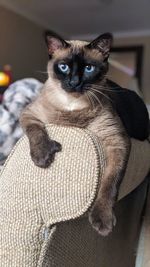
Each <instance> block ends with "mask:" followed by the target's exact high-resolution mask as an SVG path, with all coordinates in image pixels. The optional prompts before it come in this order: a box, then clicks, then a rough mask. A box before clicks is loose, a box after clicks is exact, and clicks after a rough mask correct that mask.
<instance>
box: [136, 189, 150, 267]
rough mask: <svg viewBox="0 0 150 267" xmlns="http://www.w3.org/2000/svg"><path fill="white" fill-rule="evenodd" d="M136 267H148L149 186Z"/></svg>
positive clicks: (149, 258)
mask: <svg viewBox="0 0 150 267" xmlns="http://www.w3.org/2000/svg"><path fill="white" fill-rule="evenodd" d="M136 267H150V186H149V190H148V194H147V203H146V209H145V214H144V217H143V223H142V229H141V233H140V239H139V245H138V250H137V259H136Z"/></svg>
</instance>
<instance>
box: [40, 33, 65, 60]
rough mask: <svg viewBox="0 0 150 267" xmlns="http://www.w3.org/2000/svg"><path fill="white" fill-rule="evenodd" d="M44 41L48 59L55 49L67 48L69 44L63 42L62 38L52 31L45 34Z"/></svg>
mask: <svg viewBox="0 0 150 267" xmlns="http://www.w3.org/2000/svg"><path fill="white" fill-rule="evenodd" d="M45 41H46V44H47V47H48V53H49V56H50V57H51V56H52V54H53V53H54V52H55V51H56V50H57V49H61V48H67V47H69V44H68V43H67V42H66V41H65V40H63V38H61V37H60V36H59V35H58V34H57V33H54V32H52V31H46V32H45Z"/></svg>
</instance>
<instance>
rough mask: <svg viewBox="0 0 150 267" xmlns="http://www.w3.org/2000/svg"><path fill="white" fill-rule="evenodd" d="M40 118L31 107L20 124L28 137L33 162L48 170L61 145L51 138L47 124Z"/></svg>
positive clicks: (25, 111) (26, 110)
mask: <svg viewBox="0 0 150 267" xmlns="http://www.w3.org/2000/svg"><path fill="white" fill-rule="evenodd" d="M37 117H38V118H37ZM39 118H40V116H39V115H38V116H36V114H35V112H34V111H32V108H30V106H29V107H27V108H26V109H25V110H24V111H23V112H22V115H21V118H20V123H21V125H22V127H23V129H24V132H25V133H26V135H27V136H28V139H29V144H30V155H31V158H32V160H33V162H34V163H35V165H37V166H39V167H41V168H47V167H48V166H49V165H50V164H51V163H52V162H53V160H54V157H55V153H56V152H59V151H61V144H59V143H58V142H56V141H54V140H51V139H50V138H49V136H48V134H47V131H46V129H45V124H44V123H43V122H42V121H41V120H40V119H39Z"/></svg>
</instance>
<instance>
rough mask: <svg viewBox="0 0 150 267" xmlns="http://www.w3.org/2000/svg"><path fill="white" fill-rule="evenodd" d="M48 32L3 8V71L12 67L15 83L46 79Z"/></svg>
mask: <svg viewBox="0 0 150 267" xmlns="http://www.w3.org/2000/svg"><path fill="white" fill-rule="evenodd" d="M43 31H44V29H43V28H42V27H40V26H37V25H36V24H34V23H33V22H30V21H29V20H27V19H25V18H23V17H21V16H20V15H17V14H15V13H13V12H12V11H9V10H7V9H5V8H3V7H1V6H0V70H1V69H2V66H3V65H4V64H6V63H7V64H10V65H11V66H12V69H13V77H14V80H18V79H21V78H25V77H35V78H38V79H40V80H41V79H42V80H43V79H46V74H41V73H40V72H39V71H46V64H47V59H48V57H47V51H46V46H45V43H44V40H43V36H42V34H43Z"/></svg>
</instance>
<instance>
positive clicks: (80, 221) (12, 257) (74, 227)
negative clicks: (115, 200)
mask: <svg viewBox="0 0 150 267" xmlns="http://www.w3.org/2000/svg"><path fill="white" fill-rule="evenodd" d="M47 130H48V133H49V135H50V136H51V138H53V139H55V140H56V141H58V142H60V143H61V144H62V147H63V150H62V152H60V153H58V154H57V155H56V158H55V161H54V163H53V164H52V166H51V167H50V168H47V169H41V168H38V167H36V166H35V165H34V164H33V162H32V160H31V158H30V155H29V144H28V139H27V138H26V137H24V138H22V139H21V140H20V141H19V142H18V143H17V145H16V147H15V149H14V150H13V151H12V153H11V155H10V156H9V158H8V160H7V162H6V164H5V166H4V169H3V171H2V173H1V177H0V266H1V267H46V266H53V267H75V266H78V267H82V266H87V267H110V266H108V265H105V264H106V262H107V260H105V259H102V252H103V251H102V250H103V249H104V247H103V246H106V247H109V246H108V245H105V243H106V240H107V238H106V239H105V240H104V239H103V238H101V237H99V236H98V235H97V233H96V232H95V231H94V230H93V229H92V227H91V225H90V224H89V223H88V219H87V216H86V215H87V213H86V212H87V211H88V209H89V208H90V206H91V205H92V203H93V201H94V198H95V196H96V192H97V189H98V185H99V181H100V179H101V177H102V175H103V173H104V170H105V155H104V152H103V147H102V145H101V143H100V142H98V140H97V138H96V137H95V136H93V135H92V134H91V133H90V132H88V131H85V130H81V129H77V128H67V127H66V128H65V127H59V126H53V125H48V126H47ZM148 155H150V146H149V144H148V143H147V142H139V141H135V140H132V152H131V155H130V160H129V164H128V169H127V173H126V176H125V178H124V182H123V183H122V186H121V190H120V194H119V199H120V198H122V197H123V196H125V195H126V194H128V193H129V192H131V191H132V190H133V189H134V188H135V187H137V185H139V184H140V183H141V182H142V180H144V177H145V176H146V174H147V173H148V170H149V168H150V162H149V159H148ZM135 167H136V169H135ZM142 203H143V202H141V204H139V206H138V210H139V211H140V210H142V205H143V204H142ZM116 209H117V208H116ZM122 210H123V209H122ZM128 210H130V208H128ZM116 212H117V211H116ZM139 215H140V214H139ZM118 216H120V215H119V214H118ZM117 219H118V224H117V225H118V227H121V226H119V225H120V222H121V221H122V218H118V217H117ZM117 229H121V228H117V227H116V229H115V230H114V233H115V232H117V231H118V230H117ZM117 235H118V236H119V233H118V232H117ZM111 238H112V237H110V239H111ZM109 243H111V242H110V240H109ZM114 244H115V242H114ZM100 251H101V254H100V253H99V252H100ZM104 254H105V253H103V255H104ZM100 262H101V263H100ZM102 264H103V265H102ZM112 266H115V267H120V266H121V265H111V267H112ZM125 266H126V267H127V265H125ZM121 267H123V265H122V266H121ZM128 267H130V266H128Z"/></svg>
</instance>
